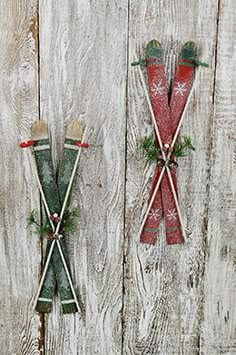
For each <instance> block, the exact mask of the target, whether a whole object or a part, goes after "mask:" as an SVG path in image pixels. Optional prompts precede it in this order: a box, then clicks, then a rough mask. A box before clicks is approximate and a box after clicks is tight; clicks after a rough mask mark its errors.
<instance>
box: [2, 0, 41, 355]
mask: <svg viewBox="0 0 236 355" xmlns="http://www.w3.org/2000/svg"><path fill="white" fill-rule="evenodd" d="M0 17H1V21H0V47H1V51H0V73H1V75H0V107H1V111H0V135H1V140H0V157H1V158H0V171H1V184H0V220H1V223H0V255H1V267H0V290H1V295H0V310H1V311H0V348H1V350H0V353H1V354H25V355H29V354H39V350H38V347H39V346H40V341H41V340H40V329H41V324H40V321H39V316H38V315H36V313H34V311H33V309H32V305H33V296H34V293H35V292H36V288H37V284H38V277H39V271H40V270H39V268H40V261H41V247H40V242H39V239H38V238H37V237H36V236H34V235H33V232H32V230H31V229H27V223H26V219H27V216H28V215H29V213H30V211H31V209H33V208H37V209H39V204H38V193H37V189H36V183H35V179H34V178H33V174H34V172H33V165H32V164H33V161H32V156H31V154H30V151H29V150H25V151H23V150H21V149H20V148H19V142H20V141H21V140H26V139H29V137H30V136H29V134H30V126H31V124H32V122H33V120H34V119H35V118H37V117H38V76H37V73H38V69H37V68H38V67H37V58H38V52H37V50H38V48H37V46H38V44H37V1H36V0H30V1H26V0H8V1H2V2H1V5H0Z"/></svg>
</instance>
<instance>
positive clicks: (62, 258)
mask: <svg viewBox="0 0 236 355" xmlns="http://www.w3.org/2000/svg"><path fill="white" fill-rule="evenodd" d="M86 132H87V127H86V128H85V130H84V134H83V137H82V140H81V146H80V147H79V148H78V154H77V157H76V160H75V163H74V167H73V171H72V173H71V178H70V181H69V184H68V187H67V190H66V195H65V198H64V202H63V205H62V209H61V212H60V216H59V221H58V223H57V225H56V228H55V226H54V224H53V222H52V220H51V218H50V217H51V213H50V211H49V207H48V204H47V201H46V198H45V195H44V192H43V188H42V185H41V182H40V180H39V176H38V174H37V169H36V178H37V183H38V187H39V191H40V193H41V196H42V200H43V204H44V207H45V210H46V214H47V217H48V219H49V221H50V224H51V227H52V231H53V235H54V236H57V235H58V233H59V230H60V226H61V222H62V219H63V216H64V212H65V208H66V205H67V202H68V198H69V195H70V191H71V188H72V184H73V180H74V177H75V173H76V169H77V166H78V162H79V159H80V155H81V150H82V144H83V143H84V141H85V137H86ZM55 245H57V247H58V250H59V253H60V257H61V260H62V263H63V266H64V268H65V271H66V276H67V278H68V281H69V284H70V288H71V291H72V294H73V297H74V301H75V304H76V307H77V309H78V311H79V312H80V307H79V303H78V300H77V297H76V293H75V290H74V286H73V283H72V280H71V276H70V272H69V270H68V267H67V263H66V261H65V257H64V254H63V251H62V249H61V245H60V239H59V240H58V239H53V241H52V243H51V246H50V249H49V252H48V255H47V260H46V262H45V266H44V270H43V274H42V277H41V280H40V284H39V288H38V291H37V294H36V297H35V302H34V309H35V308H36V305H37V301H38V298H39V295H40V292H41V289H42V286H43V283H44V280H45V277H46V273H47V270H48V266H49V262H50V260H51V256H52V253H53V250H54V247H55Z"/></svg>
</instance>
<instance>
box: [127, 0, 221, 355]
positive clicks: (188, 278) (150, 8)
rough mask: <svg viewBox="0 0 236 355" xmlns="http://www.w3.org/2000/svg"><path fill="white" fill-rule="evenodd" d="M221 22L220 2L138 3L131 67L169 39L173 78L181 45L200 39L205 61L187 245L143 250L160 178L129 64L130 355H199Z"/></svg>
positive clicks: (184, 172) (185, 199)
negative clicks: (147, 155) (149, 47)
mask: <svg viewBox="0 0 236 355" xmlns="http://www.w3.org/2000/svg"><path fill="white" fill-rule="evenodd" d="M216 25H217V2H215V1H207V2H206V1H203V0H200V1H197V2H196V1H194V2H189V1H186V0H179V1H174V2H173V1H159V2H153V1H151V2H150V1H138V2H137V1H132V0H131V1H130V24H129V28H130V33H129V48H130V50H129V62H130V63H131V62H132V61H133V60H135V57H136V56H140V57H142V56H143V55H144V48H145V45H146V44H147V42H148V41H149V40H151V39H153V38H156V39H158V40H160V41H161V43H162V44H163V47H164V49H165V52H166V64H167V73H168V75H169V77H170V76H171V74H172V73H173V68H174V64H175V62H176V58H177V56H178V53H179V49H180V43H181V44H183V43H184V42H185V41H188V40H194V41H196V43H197V44H198V46H199V47H200V48H201V52H202V55H203V57H204V58H203V59H204V60H205V61H207V62H208V63H209V64H210V68H209V69H207V70H206V69H202V72H201V74H200V78H199V83H198V84H197V86H196V94H195V95H194V96H193V99H192V104H191V105H190V107H189V111H188V115H187V117H186V119H185V122H184V125H183V127H182V132H183V134H187V135H190V136H191V137H192V139H193V142H194V145H195V146H196V147H197V152H196V153H195V154H191V155H190V156H189V157H188V158H185V159H179V171H178V175H179V178H178V181H179V184H178V185H179V195H180V205H181V210H182V212H183V215H184V221H185V225H186V229H187V235H188V241H187V243H186V244H184V245H172V246H166V243H165V237H164V234H163V233H162V235H161V238H160V241H159V242H158V244H157V245H156V246H146V245H141V244H140V243H139V240H137V233H138V230H139V227H140V224H141V221H142V218H143V216H144V213H145V209H146V201H147V198H148V194H149V189H150V180H151V177H152V174H153V169H154V166H153V165H151V166H150V165H148V164H147V163H146V162H145V161H144V160H143V159H142V158H140V157H139V156H138V154H137V151H136V146H137V142H138V141H139V140H140V138H142V137H143V136H145V135H147V134H150V133H151V132H152V130H153V129H152V125H151V118H150V114H149V112H148V108H147V103H146V99H145V96H144V91H143V88H142V85H141V82H140V78H139V74H138V70H137V69H135V68H131V67H129V99H128V103H129V115H128V132H127V133H128V166H127V188H126V192H127V194H126V265H125V274H126V278H125V313H124V353H125V354H135V355H137V354H149V355H150V354H191V355H194V354H199V339H200V324H201V320H202V306H203V300H204V294H203V291H204V290H203V276H204V268H205V257H206V248H205V247H206V226H207V206H208V187H207V186H208V183H209V152H210V142H211V139H210V136H209V134H210V132H211V121H212V94H213V92H212V91H213V83H214V66H215V64H214V52H215V38H216Z"/></svg>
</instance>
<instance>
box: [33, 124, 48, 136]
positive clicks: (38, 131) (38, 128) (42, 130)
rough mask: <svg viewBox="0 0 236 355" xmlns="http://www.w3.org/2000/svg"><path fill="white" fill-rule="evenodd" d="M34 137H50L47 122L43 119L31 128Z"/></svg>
mask: <svg viewBox="0 0 236 355" xmlns="http://www.w3.org/2000/svg"><path fill="white" fill-rule="evenodd" d="M31 135H32V139H34V140H40V139H46V138H48V128H47V124H46V122H45V121H43V120H39V121H36V122H35V123H34V124H33V126H32V129H31Z"/></svg>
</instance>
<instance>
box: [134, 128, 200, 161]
mask: <svg viewBox="0 0 236 355" xmlns="http://www.w3.org/2000/svg"><path fill="white" fill-rule="evenodd" d="M138 150H139V151H140V152H141V153H142V155H143V156H144V157H145V158H146V159H147V160H148V161H155V160H157V157H158V154H160V148H159V147H157V145H156V142H155V139H154V135H153V134H151V135H150V136H146V137H144V138H142V139H141V140H140V142H139V143H138ZM190 150H192V151H195V148H194V146H193V144H192V141H191V138H190V137H188V136H183V138H179V139H178V140H177V142H176V143H175V145H174V149H173V152H172V155H173V156H175V157H178V158H179V157H185V156H186V155H188V153H189V151H190Z"/></svg>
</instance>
